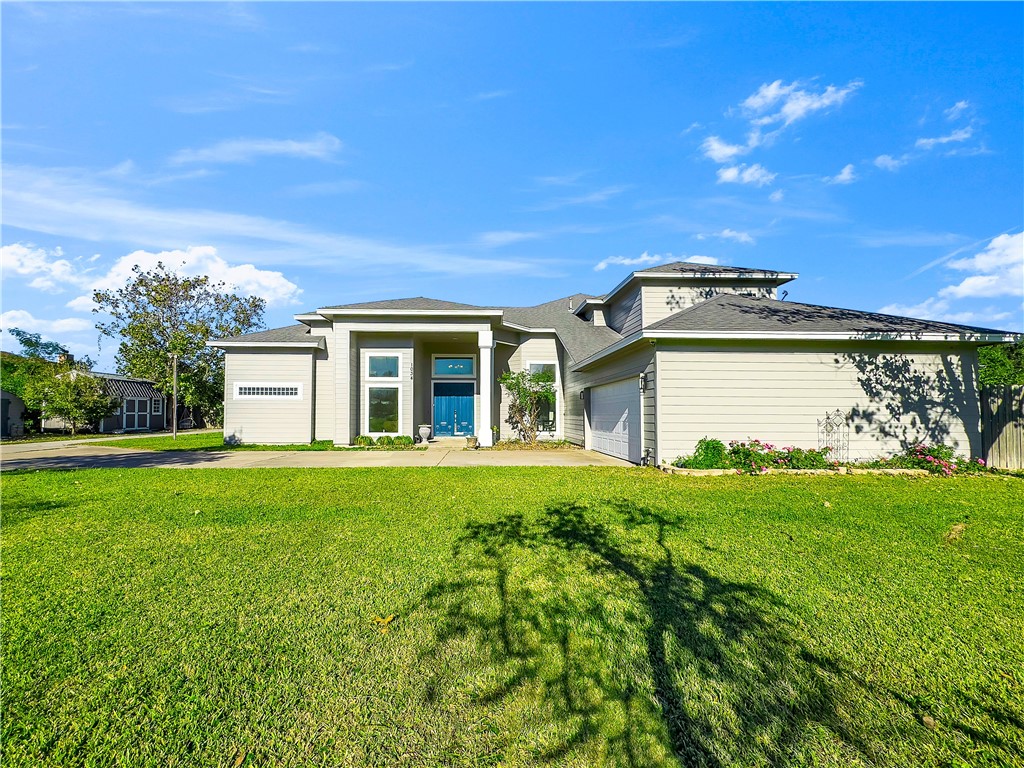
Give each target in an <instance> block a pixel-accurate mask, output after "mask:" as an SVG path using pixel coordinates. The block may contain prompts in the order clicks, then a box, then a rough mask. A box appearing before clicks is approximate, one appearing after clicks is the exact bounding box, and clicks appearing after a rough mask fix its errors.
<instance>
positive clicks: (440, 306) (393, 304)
mask: <svg viewBox="0 0 1024 768" xmlns="http://www.w3.org/2000/svg"><path fill="white" fill-rule="evenodd" d="M323 309H405V310H418V309H419V310H428V311H437V310H446V309H453V310H459V309H496V307H478V306H475V305H473V304H460V303H458V302H457V301H444V300H443V299H431V298H428V297H426V296H416V297H414V298H411V299H386V300H385V301H363V302H360V303H358V304H336V305H335V306H332V307H323Z"/></svg>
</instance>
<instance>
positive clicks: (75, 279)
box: [0, 243, 89, 293]
mask: <svg viewBox="0 0 1024 768" xmlns="http://www.w3.org/2000/svg"><path fill="white" fill-rule="evenodd" d="M0 271H2V272H3V273H4V275H5V277H9V276H10V275H11V274H12V273H13V274H16V275H22V276H25V277H29V276H33V277H32V280H31V281H30V282H29V287H30V288H35V289H37V290H40V291H46V292H47V293H60V292H61V291H62V290H64V289H66V288H68V287H83V286H85V285H86V284H88V282H89V277H88V275H87V274H86V273H85V272H83V271H81V270H79V269H78V267H76V266H75V265H74V264H73V263H72V262H70V261H69V260H67V259H65V258H64V251H63V250H61V249H60V248H54V249H53V250H52V251H47V250H46V249H45V248H36V247H35V246H33V245H31V244H29V245H25V244H23V243H12V244H11V245H5V246H3V247H2V248H0Z"/></svg>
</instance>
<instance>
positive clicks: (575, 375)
mask: <svg viewBox="0 0 1024 768" xmlns="http://www.w3.org/2000/svg"><path fill="white" fill-rule="evenodd" d="M641 373H642V374H644V381H645V389H644V394H643V396H642V397H641V398H640V405H641V408H642V409H643V421H644V431H643V443H642V445H641V453H643V452H644V451H646V450H648V449H649V450H650V451H651V452H652V454H654V455H657V451H658V430H657V424H658V420H657V407H658V402H657V368H656V356H655V349H654V347H652V346H650V345H649V344H644V345H642V346H638V347H636V348H635V349H633V350H628V351H625V352H622V353H620V354H618V355H612V356H610V357H608V358H605V359H604V360H602V361H601V362H600V363H599V364H597V365H594V366H592V367H591V368H589V369H588V370H586V371H570V372H568V373H567V374H566V376H565V388H564V392H565V439H566V440H569V441H571V442H573V443H577V444H578V445H586V444H587V442H586V437H587V435H586V432H587V426H586V408H585V406H586V405H587V401H586V400H585V399H580V392H581V391H585V390H586V389H589V388H590V387H596V386H600V385H601V384H610V383H611V382H613V381H619V380H620V379H626V378H634V379H636V380H637V386H638V387H639V386H640V383H639V378H640V374H641Z"/></svg>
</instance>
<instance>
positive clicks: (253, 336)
mask: <svg viewBox="0 0 1024 768" xmlns="http://www.w3.org/2000/svg"><path fill="white" fill-rule="evenodd" d="M206 346H208V347H221V348H227V347H282V348H310V349H311V348H314V347H315V348H323V346H324V338H323V336H313V335H312V334H311V333H310V332H309V326H306V325H286V326H284V327H283V328H271V329H270V330H267V331H256V332H255V333H243V334H241V335H240V336H229V337H227V338H226V339H214V340H212V341H208V342H206Z"/></svg>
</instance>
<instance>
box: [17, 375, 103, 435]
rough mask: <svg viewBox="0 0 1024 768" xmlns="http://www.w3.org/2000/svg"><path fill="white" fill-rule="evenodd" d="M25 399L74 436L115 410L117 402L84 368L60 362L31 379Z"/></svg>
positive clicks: (100, 382)
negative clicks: (60, 420) (44, 373)
mask: <svg viewBox="0 0 1024 768" xmlns="http://www.w3.org/2000/svg"><path fill="white" fill-rule="evenodd" d="M27 394H28V398H29V400H28V401H26V402H32V403H34V404H38V406H39V409H40V410H41V411H42V414H43V418H46V419H62V420H63V421H64V423H66V424H67V425H68V426H69V427H70V428H71V434H72V435H74V434H76V433H77V432H78V430H79V429H80V428H82V427H84V426H88V425H90V424H95V423H96V422H97V421H99V420H101V419H105V418H106V417H107V416H110V415H112V414H113V413H114V411H116V410H117V406H118V401H117V399H116V398H113V397H111V396H110V395H108V394H107V392H106V389H105V388H104V386H103V382H102V381H100V380H99V379H97V378H96V377H95V376H91V375H90V374H89V373H88V371H84V370H81V369H78V368H74V367H71V366H69V365H62V366H58V367H55V368H53V369H52V370H51V371H50V372H49V373H48V374H47V375H45V376H41V377H39V378H36V379H33V380H32V381H31V382H30V384H29V387H28V392H27Z"/></svg>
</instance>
